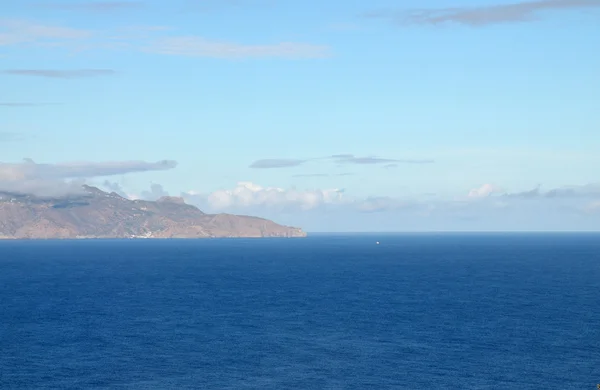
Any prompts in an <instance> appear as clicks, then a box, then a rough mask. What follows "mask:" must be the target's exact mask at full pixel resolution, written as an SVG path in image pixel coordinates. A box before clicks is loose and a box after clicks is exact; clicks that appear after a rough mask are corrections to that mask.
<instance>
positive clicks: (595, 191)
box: [505, 183, 600, 199]
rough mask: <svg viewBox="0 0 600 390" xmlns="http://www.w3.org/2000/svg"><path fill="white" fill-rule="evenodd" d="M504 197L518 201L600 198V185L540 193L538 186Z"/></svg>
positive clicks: (557, 189) (593, 184) (571, 187)
mask: <svg viewBox="0 0 600 390" xmlns="http://www.w3.org/2000/svg"><path fill="white" fill-rule="evenodd" d="M505 196H506V197H510V198H520V199H538V198H546V199H569V198H590V197H600V183H590V184H585V185H579V186H564V187H560V188H553V189H550V190H548V191H542V189H541V186H540V185H538V186H536V187H535V188H532V189H531V190H528V191H522V192H515V193H508V194H505Z"/></svg>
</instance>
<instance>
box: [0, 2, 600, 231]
mask: <svg viewBox="0 0 600 390" xmlns="http://www.w3.org/2000/svg"><path fill="white" fill-rule="evenodd" d="M5 3H8V4H5ZM0 15H1V16H0V188H6V189H19V188H27V189H30V190H32V191H33V189H35V190H36V191H42V192H43V191H50V190H52V191H55V190H56V189H57V188H62V187H61V186H64V185H65V181H70V180H77V181H76V182H75V183H79V181H85V182H87V183H89V184H97V185H102V186H104V188H112V189H114V190H117V191H119V192H120V193H122V194H124V195H127V196H130V197H146V198H153V197H156V196H158V195H160V194H165V193H169V194H171V195H184V197H185V198H186V200H187V201H188V202H189V203H194V204H197V205H198V206H199V207H202V208H203V209H204V210H206V211H210V212H222V211H224V212H239V213H244V214H257V215H261V216H266V217H269V218H273V219H275V220H276V221H278V222H283V223H287V224H293V225H299V226H302V227H305V228H306V229H307V230H312V231H323V230H337V231H341V230H364V231H367V230H368V231H371V230H373V231H377V230H402V231H403V230H546V229H549V230H598V229H599V228H600V178H599V176H598V167H599V166H600V153H598V150H600V148H599V147H600V110H599V109H598V107H600V73H598V69H600V1H595V0H540V1H531V2H506V1H501V0H495V1H455V2H448V1H439V0H423V1H420V2H412V3H411V2H399V1H383V0H373V1H370V2H345V1H337V0H336V1H327V2H324V1H323V2H317V1H303V2H300V1H285V2H284V1H281V0H229V1H223V0H220V1H217V0H204V1H203V0H173V1H169V2H166V1H152V0H146V1H64V2H58V1H47V0H46V1H33V0H32V1H29V0H22V1H18V2H17V1H13V2H3V4H2V5H0ZM333 156H337V157H333ZM24 158H30V159H32V160H33V161H34V162H35V163H38V164H46V165H43V166H40V167H38V168H40V169H32V168H31V167H32V165H31V164H32V163H31V162H23V159H24ZM163 160H169V162H168V163H167V164H161V163H158V164H157V162H160V161H163ZM73 166H76V167H77V174H73V171H72V169H64V168H65V167H70V168H72V167H73ZM107 167H110V169H108V170H107ZM41 168H43V169H41ZM52 172H54V173H52ZM152 185H154V187H153V188H154V192H152V190H151V186H152ZM71 187H72V186H68V187H65V188H71ZM553 191H554V192H553Z"/></svg>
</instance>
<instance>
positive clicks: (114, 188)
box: [100, 180, 130, 199]
mask: <svg viewBox="0 0 600 390" xmlns="http://www.w3.org/2000/svg"><path fill="white" fill-rule="evenodd" d="M100 187H103V188H104V189H105V190H107V191H109V192H114V193H116V194H118V195H119V196H122V197H123V198H127V199H129V197H130V196H129V195H128V194H127V193H126V192H125V190H124V189H123V187H121V185H120V184H119V183H114V182H111V181H109V180H104V182H103V183H102V185H101V186H100Z"/></svg>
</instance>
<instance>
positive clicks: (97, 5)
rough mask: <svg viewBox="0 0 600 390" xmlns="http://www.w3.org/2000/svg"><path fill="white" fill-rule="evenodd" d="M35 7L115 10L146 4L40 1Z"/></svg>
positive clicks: (100, 10)
mask: <svg viewBox="0 0 600 390" xmlns="http://www.w3.org/2000/svg"><path fill="white" fill-rule="evenodd" d="M34 6H35V7H39V8H46V9H52V10H59V11H88V12H97V13H102V12H114V11H123V10H129V9H139V8H142V7H143V6H144V3H143V2H141V1H91V2H87V3H75V2H57V3H38V4H34Z"/></svg>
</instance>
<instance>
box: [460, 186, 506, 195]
mask: <svg viewBox="0 0 600 390" xmlns="http://www.w3.org/2000/svg"><path fill="white" fill-rule="evenodd" d="M501 192H503V191H502V189H501V188H500V187H497V186H495V185H493V184H484V185H482V186H481V187H479V188H474V189H472V190H471V191H469V194H468V195H467V197H469V198H472V199H480V198H487V197H488V196H490V195H492V194H497V193H501Z"/></svg>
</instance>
